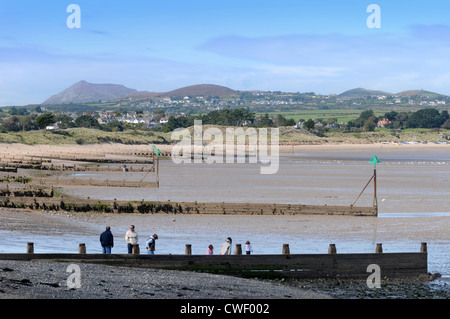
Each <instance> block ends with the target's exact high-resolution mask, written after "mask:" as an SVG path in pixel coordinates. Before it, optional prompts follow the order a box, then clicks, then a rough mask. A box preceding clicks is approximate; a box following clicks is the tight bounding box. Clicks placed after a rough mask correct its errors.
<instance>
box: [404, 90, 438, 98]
mask: <svg viewBox="0 0 450 319" xmlns="http://www.w3.org/2000/svg"><path fill="white" fill-rule="evenodd" d="M396 95H397V96H401V97H410V96H421V97H439V96H445V95H443V94H439V93H434V92H430V91H425V90H408V91H403V92H399V93H397V94H396Z"/></svg>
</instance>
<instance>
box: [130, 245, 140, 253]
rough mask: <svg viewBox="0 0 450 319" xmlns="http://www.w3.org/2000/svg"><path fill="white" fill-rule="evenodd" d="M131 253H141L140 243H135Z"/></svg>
mask: <svg viewBox="0 0 450 319" xmlns="http://www.w3.org/2000/svg"><path fill="white" fill-rule="evenodd" d="M131 253H132V254H133V255H139V254H140V253H141V252H140V250H139V245H133V248H132V249H131Z"/></svg>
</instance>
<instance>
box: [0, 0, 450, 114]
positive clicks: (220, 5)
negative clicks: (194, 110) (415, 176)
mask: <svg viewBox="0 0 450 319" xmlns="http://www.w3.org/2000/svg"><path fill="white" fill-rule="evenodd" d="M70 4H77V5H78V6H79V8H80V9H81V15H80V17H81V20H80V21H81V27H80V28H69V27H68V25H67V18H68V17H69V16H70V15H71V14H72V13H73V12H67V7H68V6H69V5H70ZM370 4H377V5H378V6H379V8H380V9H381V20H380V21H381V27H380V28H369V27H368V26H367V19H368V17H369V16H370V15H371V12H367V7H368V6H369V5H370ZM449 14H450V1H446V0H439V1H438V0H427V1H423V0H421V1H403V0H395V1H392V0H390V1H381V0H380V1H377V0H372V1H362V0H345V1H344V0H343V1H337V0H316V1H302V0H289V1H288V0H277V1H274V0H271V1H266V0H258V1H254V0H239V1H235V0H227V1H217V0H209V1H204V0H189V1H187V0H180V1H174V0H164V1H155V0H129V1H105V0H96V1H92V0H89V1H88V0H69V1H64V0H58V1H54V0H53V1H46V0H40V1H23V0H17V1H6V0H0V106H5V105H26V104H34V103H41V102H43V101H44V100H45V99H47V98H48V97H49V96H50V95H53V94H55V93H58V92H60V91H61V90H63V89H65V88H67V87H68V86H70V85H72V84H73V83H75V82H78V81H80V80H85V81H88V82H92V83H116V84H123V85H125V86H128V87H130V88H134V89H137V90H146V91H169V90H173V89H176V88H179V87H182V86H187V85H193V84H202V83H210V84H218V85H224V86H227V87H230V88H232V89H235V90H273V91H275V90H280V91H289V92H310V91H314V92H316V93H320V94H329V93H337V94H339V93H341V92H343V91H346V90H348V89H352V88H356V87H363V88H367V89H373V90H384V91H389V92H393V93H396V92H400V91H403V90H409V89H425V90H430V91H434V92H438V93H443V94H449V95H450V85H449V83H450V62H449V57H450V19H449Z"/></svg>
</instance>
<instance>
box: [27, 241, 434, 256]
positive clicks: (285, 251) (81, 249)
mask: <svg viewBox="0 0 450 319" xmlns="http://www.w3.org/2000/svg"><path fill="white" fill-rule="evenodd" d="M420 252H421V253H426V252H427V243H425V242H423V243H421V246H420ZM27 253H28V254H34V243H31V242H30V243H27ZM78 253H79V254H86V244H84V243H80V244H79V245H78ZM375 253H376V254H382V253H383V245H382V244H381V243H377V244H376V247H375ZM132 254H134V255H139V254H140V250H139V245H133V249H132ZM184 254H185V255H192V245H191V244H186V248H185V251H184ZM281 254H282V255H290V254H291V252H290V248H289V244H283V248H282V251H281ZM328 254H337V249H336V245H335V244H330V245H329V247H328ZM234 255H242V246H241V244H236V248H235V250H234Z"/></svg>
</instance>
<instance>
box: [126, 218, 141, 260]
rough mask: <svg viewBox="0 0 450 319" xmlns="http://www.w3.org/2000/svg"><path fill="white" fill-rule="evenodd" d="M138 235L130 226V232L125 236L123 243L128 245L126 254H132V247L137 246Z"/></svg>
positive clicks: (132, 226)
mask: <svg viewBox="0 0 450 319" xmlns="http://www.w3.org/2000/svg"><path fill="white" fill-rule="evenodd" d="M138 240H139V237H138V234H137V233H136V231H135V230H134V225H130V230H129V231H127V233H126V234H125V241H126V242H127V244H128V253H129V254H131V253H132V252H133V245H137V244H138Z"/></svg>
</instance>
